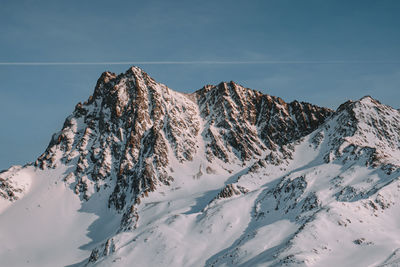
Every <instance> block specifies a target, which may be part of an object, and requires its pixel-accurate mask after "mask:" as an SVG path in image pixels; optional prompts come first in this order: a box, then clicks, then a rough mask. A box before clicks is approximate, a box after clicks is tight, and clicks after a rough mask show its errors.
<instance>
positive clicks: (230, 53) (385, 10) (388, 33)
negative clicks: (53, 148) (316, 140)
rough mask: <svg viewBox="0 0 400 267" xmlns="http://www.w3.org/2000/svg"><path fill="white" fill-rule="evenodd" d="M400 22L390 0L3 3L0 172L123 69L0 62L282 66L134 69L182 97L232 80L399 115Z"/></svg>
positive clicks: (35, 152)
mask: <svg viewBox="0 0 400 267" xmlns="http://www.w3.org/2000/svg"><path fill="white" fill-rule="evenodd" d="M399 14H400V1H397V0H393V1H390V0H381V1H377V0H375V1H369V0H360V1H354V0H353V1H351V0H346V1H340V0H336V1H330V0H324V1H322V0H315V1H307V0H304V1H297V0H292V1H286V0H280V1H278V0H274V1H272V0H271V1H268V0H264V1H233V0H230V1H220V0H219V1H215V0H214V1H206V0H201V1H172V0H171V1H165V0H162V1H144V0H141V1H109V0H107V1H88V0H80V1H74V0H70V1H54V0H52V1H40V0H0V25H1V27H0V125H1V126H0V127H1V128H0V170H1V169H5V168H8V167H9V166H11V165H14V164H24V163H27V162H30V161H34V160H35V158H36V157H37V156H39V155H40V154H41V153H42V152H43V151H44V150H45V148H46V146H47V144H48V142H49V141H50V137H51V135H52V134H53V133H54V132H56V131H58V130H60V128H61V126H62V124H63V122H64V120H65V118H66V117H67V116H68V115H69V114H70V113H71V112H72V111H73V109H74V106H75V104H76V103H77V102H79V101H84V100H86V99H87V98H88V96H89V95H90V94H92V92H93V90H94V86H95V83H96V80H97V78H98V77H99V76H100V74H101V73H102V72H103V71H104V70H110V71H113V72H116V73H120V72H124V71H125V70H126V69H128V68H129V64H122V65H110V64H98V65H62V64H61V65H29V66H26V65H12V64H2V63H12V62H120V61H124V62H125V61H129V62H139V61H140V62H144V61H147V62H149V61H158V62H159V61H180V62H186V61H219V62H231V61H235V62H241V61H278V62H277V63H270V64H265V63H264V64H254V63H247V64H158V65H157V64H139V66H140V67H142V68H143V69H144V70H145V71H146V72H148V73H149V74H150V76H152V77H153V78H155V79H156V80H157V81H159V82H162V83H164V84H166V85H168V86H169V87H170V88H172V89H175V90H178V91H184V92H193V91H194V90H196V89H199V88H201V87H202V86H203V85H205V84H216V83H219V82H220V81H230V80H234V81H236V82H238V83H240V84H242V85H243V86H246V87H250V88H253V89H257V90H260V91H262V92H264V93H268V94H271V95H276V96H280V97H282V98H283V99H284V100H286V101H292V100H294V99H297V100H300V101H307V102H311V103H314V104H318V105H321V106H327V107H330V108H336V107H337V106H338V105H339V104H341V103H343V102H344V101H346V100H347V99H358V98H360V97H362V96H364V95H371V96H373V97H375V98H377V99H378V100H380V101H381V102H383V103H385V104H388V105H391V106H393V107H396V108H399V107H400V105H399V102H398V101H399V99H400V16H399ZM287 61H290V62H292V63H288V62H287ZM294 61H295V62H294ZM332 61H334V62H332Z"/></svg>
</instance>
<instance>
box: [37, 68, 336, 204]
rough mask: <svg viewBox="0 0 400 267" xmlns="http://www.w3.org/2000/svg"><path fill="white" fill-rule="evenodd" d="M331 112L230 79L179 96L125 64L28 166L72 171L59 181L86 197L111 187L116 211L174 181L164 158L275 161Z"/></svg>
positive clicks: (105, 76)
mask: <svg viewBox="0 0 400 267" xmlns="http://www.w3.org/2000/svg"><path fill="white" fill-rule="evenodd" d="M332 113H333V111H332V110H330V109H327V108H321V107H318V106H315V105H311V104H308V103H304V102H297V101H293V102H291V103H286V102H284V101H283V100H282V99H281V98H279V97H274V96H270V95H267V94H262V93H261V92H258V91H255V90H252V89H248V88H244V87H242V86H240V85H238V84H236V83H234V82H229V83H227V82H222V83H220V84H218V85H216V86H214V85H207V86H205V87H203V88H201V89H200V90H198V91H196V92H194V93H191V94H184V93H179V92H176V91H173V90H171V89H170V88H168V87H167V86H165V85H163V84H160V83H157V82H156V81H155V80H154V79H152V78H151V77H150V76H149V75H148V74H147V73H145V72H144V71H143V70H141V69H140V68H137V67H132V68H130V69H129V70H128V71H126V72H125V73H123V74H120V75H116V74H114V73H111V72H104V73H103V74H102V75H101V77H100V78H99V80H98V81H97V84H96V88H95V90H94V93H93V96H90V97H89V99H88V100H87V101H86V102H84V103H83V104H81V103H79V104H78V105H76V107H75V110H74V112H73V113H72V115H70V116H69V117H68V118H67V119H66V121H65V123H64V126H63V128H62V130H61V131H60V132H58V133H56V134H54V135H53V137H52V140H51V142H50V144H49V146H48V148H47V149H46V151H45V152H44V153H43V154H42V155H41V156H40V157H39V158H38V160H37V161H36V162H35V165H36V166H38V167H39V168H41V169H45V168H55V167H56V166H57V164H67V165H70V166H73V167H72V168H71V169H70V172H68V173H67V174H66V175H65V178H64V180H65V181H67V182H68V183H70V184H71V185H72V186H73V187H74V190H75V192H76V193H77V194H79V195H80V196H81V197H82V198H84V199H88V198H89V197H90V196H91V195H92V194H93V193H94V192H97V191H99V190H101V188H111V189H112V190H111V192H112V193H111V194H110V197H109V205H110V206H115V207H116V208H117V209H118V210H122V209H124V207H126V205H127V203H129V207H131V206H130V205H131V204H134V203H139V202H140V199H141V198H142V197H145V196H146V195H147V194H148V192H150V191H154V190H156V188H157V186H159V185H169V184H170V183H171V182H172V181H173V180H174V170H173V169H172V168H171V167H170V166H169V163H170V161H171V160H176V161H178V162H179V163H181V164H185V162H190V161H193V160H196V159H204V160H205V163H204V166H205V165H207V162H208V163H217V164H220V165H221V166H225V165H226V166H228V165H227V164H239V165H245V164H247V163H248V162H249V161H251V160H254V159H258V158H264V157H265V158H266V159H269V160H270V161H278V162H279V161H282V160H285V159H287V158H290V157H291V146H290V145H289V144H290V143H292V142H293V141H295V140H298V139H300V138H301V137H303V136H305V135H307V134H309V133H311V132H312V131H313V130H315V129H316V128H317V127H318V126H320V125H321V124H322V123H323V122H324V121H325V120H326V118H327V117H329V116H330V115H331V114H332ZM224 164H225V165H224ZM226 169H227V171H229V168H228V167H226ZM206 171H207V172H209V173H212V172H213V170H212V167H208V168H207V169H206Z"/></svg>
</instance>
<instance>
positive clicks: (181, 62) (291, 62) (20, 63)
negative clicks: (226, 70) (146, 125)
mask: <svg viewBox="0 0 400 267" xmlns="http://www.w3.org/2000/svg"><path fill="white" fill-rule="evenodd" d="M399 63H400V61H373V60H326V61H318V60H299V61H297V60H289V61H285V60H265V61H250V60H249V61H115V62H0V66H68V65H224V64H225V65H246V64H249V65H250V64H399Z"/></svg>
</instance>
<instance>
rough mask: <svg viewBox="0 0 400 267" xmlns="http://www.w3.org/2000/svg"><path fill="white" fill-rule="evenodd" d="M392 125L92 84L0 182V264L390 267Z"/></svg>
mask: <svg viewBox="0 0 400 267" xmlns="http://www.w3.org/2000/svg"><path fill="white" fill-rule="evenodd" d="M399 122H400V113H399V111H398V110H395V109H393V108H391V107H388V106H385V105H383V104H381V103H379V102H378V101H376V100H374V99H372V98H371V97H364V98H362V99H360V100H358V101H348V102H346V103H344V104H343V105H341V106H340V107H339V108H338V110H337V111H336V112H333V111H331V110H329V109H324V108H320V107H317V106H313V105H310V104H307V103H299V102H297V101H294V102H292V103H285V102H284V101H283V100H282V99H280V98H276V97H272V96H269V95H263V94H261V93H259V92H257V91H254V90H251V89H248V88H244V87H242V86H240V85H237V84H235V83H233V82H230V83H221V84H219V85H217V86H211V85H208V86H205V87H204V88H202V89H200V90H198V91H196V92H195V93H193V94H181V93H177V92H174V91H173V90H171V89H169V88H168V87H166V86H165V85H162V84H159V83H157V82H155V81H154V80H153V79H152V78H151V77H149V76H148V75H147V74H146V73H145V72H143V71H142V70H141V69H139V68H136V67H133V68H131V69H129V70H128V71H127V72H126V73H124V74H120V75H115V74H113V73H109V72H105V73H103V74H102V76H101V77H100V79H99V81H98V83H97V85H96V88H95V92H94V94H93V96H91V97H90V98H89V100H88V101H87V102H85V103H83V104H81V103H80V104H78V105H77V106H76V108H75V111H74V113H73V114H72V115H71V116H69V117H68V118H67V120H66V122H65V123H64V126H63V129H62V130H61V131H60V132H58V133H56V134H54V135H53V137H52V140H51V142H50V144H49V147H48V148H47V149H46V151H45V153H43V155H42V156H41V157H39V159H38V160H37V161H36V162H35V164H31V165H26V166H24V167H21V166H19V167H12V168H10V169H9V170H7V171H5V172H2V173H0V212H1V213H0V258H1V259H2V264H4V266H25V265H29V266H138V265H142V266H293V265H300V266H396V264H399V263H400V257H399V249H400V245H399V243H400V239H398V236H399V233H400V227H399V225H400V221H399V220H400V219H398V218H400V216H399V213H400V207H399V204H398V203H399V197H400V183H399V175H400V170H399V166H400V165H399V164H400V162H399V158H400V157H399V156H400V155H399V153H400V151H399V145H400V138H399V134H400V128H399V127H400V126H399V125H400V124H399Z"/></svg>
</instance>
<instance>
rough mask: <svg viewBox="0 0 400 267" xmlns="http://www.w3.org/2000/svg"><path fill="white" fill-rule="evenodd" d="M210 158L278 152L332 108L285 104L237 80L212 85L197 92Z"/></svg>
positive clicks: (297, 103)
mask: <svg viewBox="0 0 400 267" xmlns="http://www.w3.org/2000/svg"><path fill="white" fill-rule="evenodd" d="M196 97H197V99H198V103H199V107H200V114H201V116H202V118H203V119H204V120H205V121H206V125H205V128H204V131H205V136H206V137H208V138H210V140H211V142H210V143H209V144H207V155H208V157H209V159H210V160H212V159H213V157H217V158H219V159H221V160H223V161H225V162H231V161H232V160H233V159H232V158H230V157H229V154H230V153H229V152H234V155H235V156H236V157H237V158H239V159H240V160H242V161H246V160H249V159H251V158H253V157H254V156H260V155H261V154H262V152H263V151H265V150H267V149H268V150H271V151H276V150H278V149H280V148H282V146H284V145H287V144H288V143H289V142H291V141H294V140H297V139H299V138H301V137H303V136H305V135H307V134H309V133H310V132H312V131H313V130H315V129H316V128H317V127H318V126H319V125H321V123H322V122H324V121H325V119H326V118H327V117H329V116H330V115H331V114H332V110H330V109H327V108H320V107H317V106H314V105H311V104H308V103H304V102H302V103H299V102H297V101H294V102H292V103H289V104H288V103H285V102H284V101H283V100H282V99H281V98H279V97H273V96H269V95H264V94H262V93H260V92H258V91H255V90H251V89H248V88H244V87H242V86H240V85H238V84H236V83H234V82H229V83H220V84H219V85H217V86H212V85H208V86H205V87H203V88H202V89H200V90H199V91H197V92H196Z"/></svg>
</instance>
